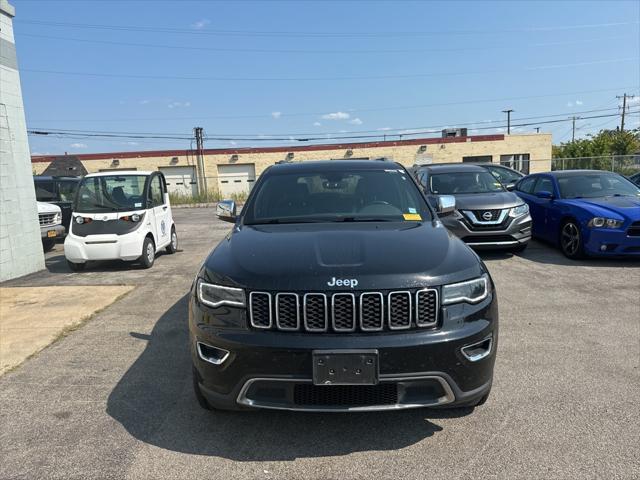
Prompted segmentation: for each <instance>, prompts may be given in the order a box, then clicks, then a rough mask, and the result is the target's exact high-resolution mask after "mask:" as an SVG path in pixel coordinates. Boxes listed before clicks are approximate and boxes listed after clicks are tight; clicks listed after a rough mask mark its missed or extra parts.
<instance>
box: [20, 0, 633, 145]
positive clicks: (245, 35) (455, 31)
mask: <svg viewBox="0 0 640 480" xmlns="http://www.w3.org/2000/svg"><path fill="white" fill-rule="evenodd" d="M12 3H13V4H14V5H15V7H16V10H17V16H16V18H15V22H14V27H15V36H16V44H17V49H18V60H19V64H20V68H21V70H22V73H21V75H22V87H23V96H24V102H25V108H26V114H27V123H28V126H29V128H32V129H69V130H82V131H88V130H92V131H117V132H150V133H170V134H181V135H185V136H188V135H190V134H191V131H192V128H193V127H194V126H196V125H198V126H202V127H204V129H205V132H206V134H207V136H208V139H207V141H206V143H205V146H206V147H208V148H215V147H230V146H238V147H242V146H254V145H278V144H288V143H296V144H300V143H299V142H293V141H291V140H273V139H270V138H269V137H270V136H274V135H280V136H282V137H283V138H285V139H288V137H289V136H293V137H296V136H303V137H311V136H313V137H314V138H326V137H333V136H340V135H342V136H348V135H351V134H350V133H349V132H366V133H362V135H376V136H378V138H380V139H382V138H383V135H385V134H387V135H389V136H388V137H387V138H398V136H397V134H399V133H403V132H404V135H405V138H410V137H406V135H407V134H408V133H411V132H412V131H420V130H435V129H438V128H440V127H443V126H457V125H462V124H468V125H466V126H467V127H468V128H470V129H472V132H473V133H474V134H480V133H496V132H501V131H502V130H501V129H499V128H496V129H484V128H483V127H487V126H490V127H494V126H499V125H500V123H493V124H491V123H482V122H487V121H493V120H495V121H500V120H502V119H504V114H503V113H501V111H502V110H504V109H506V108H512V109H514V110H515V112H514V113H513V114H512V116H513V119H514V123H518V120H517V119H519V118H528V117H542V116H548V115H558V116H556V117H553V118H555V119H563V118H565V116H571V115H573V114H576V115H579V116H589V115H603V114H610V113H615V111H616V110H615V108H616V107H617V105H618V100H616V98H615V96H616V95H619V94H622V93H623V92H625V91H626V92H627V93H631V94H633V93H635V94H636V95H638V94H640V91H639V90H640V66H639V64H640V60H639V58H640V53H639V46H640V45H639V43H640V33H639V32H640V26H639V24H638V22H639V21H640V2H635V1H631V2H613V1H609V2H577V1H568V2H560V1H556V2H538V1H535V2H506V1H505V2H480V1H475V2H442V3H440V2H426V1H425V2H419V1H415V2H401V1H396V2H386V1H373V2H366V1H351V2H337V1H336V2H331V1H324V2H303V1H297V2H296V1H281V2H268V1H235V2H233V1H180V2H178V1H114V0H110V1H95V0H94V1H88V0H86V1H64V0H61V1H34V0H13V2H12ZM52 72H57V73H52ZM94 74H97V75H94ZM634 102H635V106H636V110H635V111H638V110H639V109H640V102H638V97H636V99H634V100H633V101H632V103H634ZM605 109H610V110H605ZM590 110H598V111H597V112H593V113H584V114H578V113H575V112H583V111H590ZM600 110H602V111H600ZM638 118H639V117H638V115H637V114H635V115H630V116H629V118H628V121H627V125H628V126H630V127H637V126H638ZM535 121H537V120H536V119H533V120H526V121H521V123H523V122H524V123H528V122H535ZM540 121H542V119H541V120H540ZM617 123H619V119H618V118H595V119H585V120H578V121H577V127H578V130H577V136H579V137H580V136H583V135H585V134H587V133H590V132H592V131H594V130H598V129H599V128H606V127H614V126H615V125H616V124H617ZM425 127H427V128H425ZM534 127H535V125H532V126H527V127H521V130H522V131H527V132H531V131H534ZM540 127H541V131H548V132H552V133H553V134H554V143H558V142H560V141H566V140H568V139H570V135H571V130H570V129H571V123H570V122H563V123H558V124H541V125H540ZM476 129H478V130H476ZM516 131H520V129H516ZM239 135H253V136H255V138H256V139H255V140H251V141H241V140H214V139H213V138H215V137H234V136H239ZM354 135H355V134H354ZM422 136H434V135H433V134H430V135H422ZM325 141H326V140H325ZM30 143H31V150H32V152H33V153H63V152H65V151H67V152H69V153H72V152H73V153H89V152H103V151H123V150H152V149H164V148H177V149H182V148H189V146H190V145H189V141H186V140H154V139H149V138H145V139H123V138H110V139H100V138H93V137H89V138H86V137H84V136H82V135H79V136H78V137H77V138H55V137H52V136H48V137H34V136H31V137H30Z"/></svg>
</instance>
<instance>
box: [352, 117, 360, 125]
mask: <svg viewBox="0 0 640 480" xmlns="http://www.w3.org/2000/svg"><path fill="white" fill-rule="evenodd" d="M349 123H350V124H351V125H362V120H360V119H359V118H354V119H352V120H349Z"/></svg>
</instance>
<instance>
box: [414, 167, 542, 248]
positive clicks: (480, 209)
mask: <svg viewBox="0 0 640 480" xmlns="http://www.w3.org/2000/svg"><path fill="white" fill-rule="evenodd" d="M415 177H416V180H417V181H418V183H419V184H420V186H421V188H422V189H423V191H424V193H425V195H426V196H427V199H428V200H429V202H430V203H431V205H432V206H434V207H436V208H437V205H438V197H439V196H441V195H453V196H454V197H455V199H456V208H455V210H454V211H453V212H452V213H449V214H446V215H440V220H441V221H442V223H443V224H444V225H445V226H446V227H447V228H448V229H449V230H451V231H452V232H453V233H455V234H456V235H457V236H458V237H459V238H461V239H462V240H463V241H464V242H465V243H466V244H467V245H469V246H471V247H473V248H487V249H506V250H511V251H522V250H524V249H525V248H526V247H527V244H528V243H529V240H531V216H530V215H529V207H528V206H527V204H526V203H524V202H523V201H522V199H521V198H519V197H518V196H517V195H516V194H515V193H512V192H508V191H507V190H506V189H505V188H504V186H503V185H502V184H501V183H500V182H499V181H498V180H496V178H495V177H494V176H493V175H492V174H491V173H489V171H488V170H487V169H486V168H484V167H481V166H477V165H465V164H464V163H456V164H448V165H425V166H421V167H418V168H417V169H416V170H415Z"/></svg>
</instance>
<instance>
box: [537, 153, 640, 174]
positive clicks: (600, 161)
mask: <svg viewBox="0 0 640 480" xmlns="http://www.w3.org/2000/svg"><path fill="white" fill-rule="evenodd" d="M531 161H532V162H533V161H534V160H531ZM546 161H547V162H548V160H546ZM585 169H589V170H608V171H610V172H616V173H619V174H621V175H626V176H629V175H633V174H634V173H638V172H640V154H637V155H602V156H597V157H576V158H553V159H551V170H585Z"/></svg>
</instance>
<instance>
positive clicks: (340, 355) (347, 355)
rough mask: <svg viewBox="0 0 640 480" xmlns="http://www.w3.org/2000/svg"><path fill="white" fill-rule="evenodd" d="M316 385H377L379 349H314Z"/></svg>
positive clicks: (314, 381)
mask: <svg viewBox="0 0 640 480" xmlns="http://www.w3.org/2000/svg"><path fill="white" fill-rule="evenodd" d="M312 357H313V384H314V385H377V384H378V376H379V364H378V351H377V350H314V351H313V352H312Z"/></svg>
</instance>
